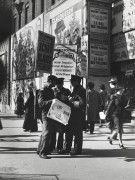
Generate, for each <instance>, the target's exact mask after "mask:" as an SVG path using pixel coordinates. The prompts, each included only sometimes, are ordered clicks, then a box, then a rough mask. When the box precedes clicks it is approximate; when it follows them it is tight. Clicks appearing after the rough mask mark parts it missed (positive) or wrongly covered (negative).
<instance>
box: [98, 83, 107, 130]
mask: <svg viewBox="0 0 135 180" xmlns="http://www.w3.org/2000/svg"><path fill="white" fill-rule="evenodd" d="M99 88H100V90H99V95H100V110H99V122H100V125H99V127H102V120H103V119H102V117H101V115H103V114H104V110H105V104H106V99H107V91H106V90H105V85H104V84H101V85H100V86H99ZM104 120H105V119H104Z"/></svg>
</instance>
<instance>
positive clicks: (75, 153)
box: [70, 151, 81, 156]
mask: <svg viewBox="0 0 135 180" xmlns="http://www.w3.org/2000/svg"><path fill="white" fill-rule="evenodd" d="M80 154H81V152H77V151H73V152H71V153H70V155H71V156H72V155H80Z"/></svg>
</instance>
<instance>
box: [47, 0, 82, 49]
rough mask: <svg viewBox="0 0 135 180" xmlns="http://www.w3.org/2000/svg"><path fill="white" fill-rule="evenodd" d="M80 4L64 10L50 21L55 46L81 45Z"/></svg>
mask: <svg viewBox="0 0 135 180" xmlns="http://www.w3.org/2000/svg"><path fill="white" fill-rule="evenodd" d="M81 7H82V2H79V3H77V4H75V5H74V6H71V7H69V8H68V9H65V10H64V11H63V12H61V13H60V14H58V15H57V16H55V17H53V18H52V19H51V28H52V35H54V36H55V37H56V39H55V43H56V44H77V45H78V46H80V45H81V31H82V29H81V24H82V22H81V19H82V14H81V12H82V11H81Z"/></svg>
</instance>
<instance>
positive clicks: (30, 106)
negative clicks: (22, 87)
mask: <svg viewBox="0 0 135 180" xmlns="http://www.w3.org/2000/svg"><path fill="white" fill-rule="evenodd" d="M24 110H25V119H24V123H23V129H24V131H30V132H36V131H37V130H38V126H37V120H36V119H35V117H34V94H33V91H32V90H30V91H29V97H28V99H27V101H26V103H25V105H24Z"/></svg>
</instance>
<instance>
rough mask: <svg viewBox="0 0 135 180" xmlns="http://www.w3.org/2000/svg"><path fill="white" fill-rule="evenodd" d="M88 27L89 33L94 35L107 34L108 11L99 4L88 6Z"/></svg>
mask: <svg viewBox="0 0 135 180" xmlns="http://www.w3.org/2000/svg"><path fill="white" fill-rule="evenodd" d="M89 13H90V26H89V31H90V32H92V33H93V32H94V33H101V34H108V33H109V9H108V8H107V7H106V6H102V5H101V7H100V5H99V4H97V5H96V4H93V5H92V4H90V7H89Z"/></svg>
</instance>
